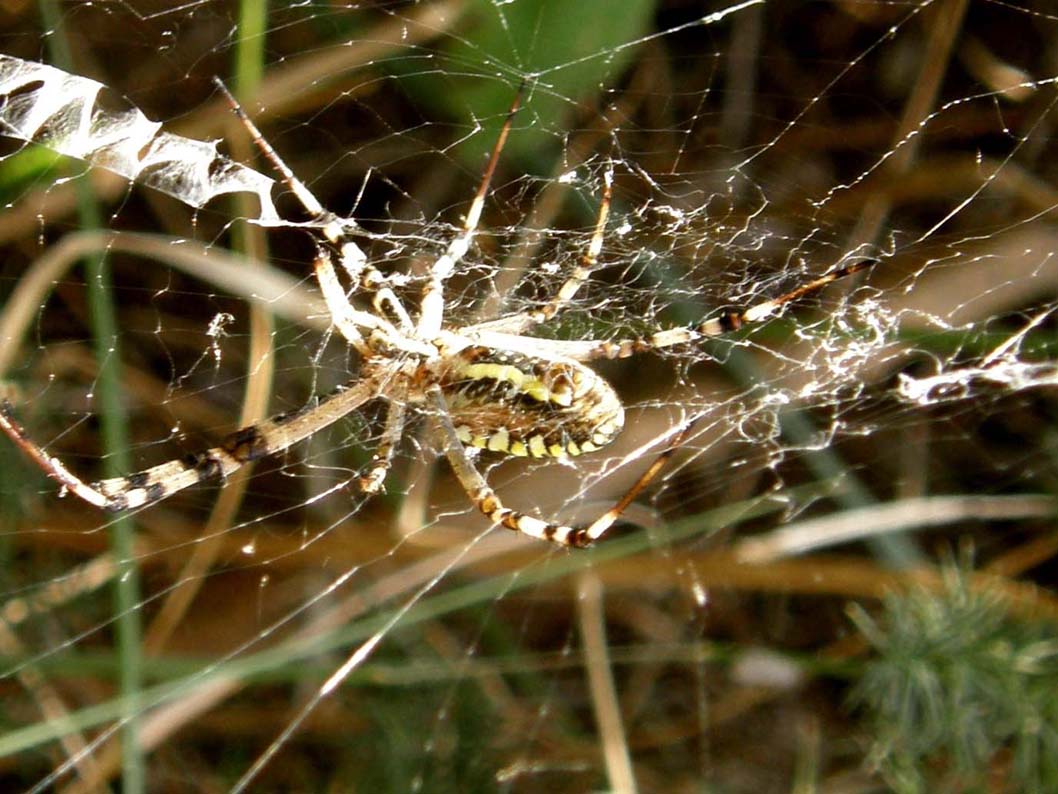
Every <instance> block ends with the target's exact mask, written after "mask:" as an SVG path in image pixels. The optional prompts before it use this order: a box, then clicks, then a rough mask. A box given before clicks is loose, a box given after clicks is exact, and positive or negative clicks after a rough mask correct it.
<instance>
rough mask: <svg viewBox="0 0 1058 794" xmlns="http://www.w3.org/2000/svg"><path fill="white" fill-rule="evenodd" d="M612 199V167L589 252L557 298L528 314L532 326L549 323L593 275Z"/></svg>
mask: <svg viewBox="0 0 1058 794" xmlns="http://www.w3.org/2000/svg"><path fill="white" fill-rule="evenodd" d="M612 198H613V167H612V166H611V167H610V168H609V169H608V170H607V171H606V176H605V177H604V182H603V191H602V199H601V200H600V201H599V214H598V216H597V217H596V219H595V231H593V232H592V235H591V242H589V243H588V250H587V251H585V252H584V255H583V256H582V257H581V261H580V264H578V265H577V266H576V267H575V268H574V269H573V272H572V273H571V274H570V276H569V278H568V279H566V282H565V283H564V284H563V285H562V286H561V287H560V288H559V290H558V292H557V293H556V294H555V297H554V298H552V299H551V301H550V302H549V303H548V304H547V305H546V306H545V307H544V308H542V309H538V310H536V311H533V312H528V314H527V319H528V320H529V321H530V323H531V324H539V323H544V322H547V321H548V320H550V319H551V318H552V317H554V316H555V315H556V314H558V313H559V312H560V311H561V310H562V309H564V308H565V307H566V305H567V304H568V303H569V302H570V301H571V300H573V296H574V295H576V294H577V291H578V290H579V289H580V288H581V285H583V284H584V282H585V281H587V280H588V276H590V275H591V271H592V270H594V269H595V264H596V263H597V262H598V261H599V252H600V251H601V250H602V240H603V236H604V235H605V233H606V219H607V218H608V217H609V215H610V202H611V200H612ZM519 330H521V329H519Z"/></svg>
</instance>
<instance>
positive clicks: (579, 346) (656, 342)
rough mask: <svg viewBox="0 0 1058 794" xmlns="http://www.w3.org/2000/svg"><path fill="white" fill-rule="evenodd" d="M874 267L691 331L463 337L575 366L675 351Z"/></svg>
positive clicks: (467, 332) (494, 328) (489, 331)
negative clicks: (636, 334)
mask: <svg viewBox="0 0 1058 794" xmlns="http://www.w3.org/2000/svg"><path fill="white" fill-rule="evenodd" d="M876 264H877V260H874V259H864V260H862V261H859V262H854V263H853V264H851V265H844V266H842V267H839V268H837V269H835V270H832V271H831V272H829V273H827V274H825V275H823V276H820V277H819V278H817V279H813V280H812V281H809V282H807V283H806V284H802V285H801V286H800V287H797V288H796V289H793V290H791V291H790V292H787V293H785V294H784V295H780V296H779V297H777V298H772V299H771V300H767V301H763V302H761V303H757V304H754V305H753V306H750V307H749V308H747V309H743V310H742V311H737V312H728V313H726V314H721V315H719V316H717V317H711V318H710V319H708V320H706V321H705V322H703V323H700V324H698V325H696V326H691V327H689V328H667V329H665V330H662V331H658V332H656V333H654V334H651V335H650V336H645V337H637V338H633V339H614V340H600V339H574V340H562V339H547V340H542V339H536V338H534V337H526V336H520V335H518V334H517V333H512V332H510V331H508V328H507V326H506V325H505V324H504V323H505V321H506V320H508V319H516V318H504V319H501V320H498V321H490V322H486V323H480V324H478V325H474V326H470V327H469V328H465V329H463V330H462V331H461V334H462V335H463V336H465V337H467V338H469V339H473V340H474V341H475V342H476V343H477V344H481V345H486V346H489V347H495V348H501V349H504V350H516V351H519V352H523V353H526V354H528V355H534V354H535V355H539V353H540V350H541V349H542V348H543V349H546V351H547V352H548V353H549V354H551V355H556V356H563V357H565V358H571V359H573V360H575V361H593V360H595V359H600V358H628V357H629V356H634V355H637V354H639V353H645V352H648V351H650V350H662V349H664V348H667V347H674V346H676V345H687V344H693V343H695V342H700V341H701V340H702V339H706V338H709V337H714V336H723V335H724V334H727V333H730V332H731V331H737V330H738V329H739V328H742V327H744V326H747V325H752V324H754V323H759V322H763V321H764V320H766V319H768V318H769V317H771V316H772V315H773V314H775V313H776V312H778V311H779V310H780V309H782V308H783V307H784V306H786V305H787V304H789V303H792V302H793V301H796V300H798V299H799V298H803V297H804V296H805V295H808V294H810V293H813V292H817V291H819V290H821V289H823V288H824V287H826V286H827V285H829V284H833V283H834V282H835V281H839V280H840V279H843V278H846V277H848V276H851V275H852V274H853V273H859V272H860V271H861V270H866V269H867V268H870V267H873V266H874V265H876Z"/></svg>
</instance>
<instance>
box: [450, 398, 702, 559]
mask: <svg viewBox="0 0 1058 794" xmlns="http://www.w3.org/2000/svg"><path fill="white" fill-rule="evenodd" d="M429 398H430V402H431V403H432V405H433V408H434V413H435V417H434V418H435V419H436V420H437V422H438V423H439V424H440V426H441V430H442V432H443V434H444V439H445V456H446V457H447V458H448V462H449V463H450V464H451V466H452V470H453V471H454V472H455V475H456V477H457V478H458V479H459V482H460V484H461V485H462V486H463V489H464V490H465V491H466V492H467V496H469V497H470V500H471V501H472V502H473V503H474V506H475V507H476V508H477V509H478V510H480V511H481V512H482V513H484V514H485V517H486V518H488V519H489V520H490V521H492V522H493V523H494V524H497V525H499V526H502V527H506V528H507V529H509V530H511V531H513V532H520V533H521V534H523V535H528V536H530V537H533V538H539V539H541V540H549V541H551V542H552V543H557V544H558V545H560V546H571V547H574V548H584V547H586V546H590V545H591V544H593V543H594V542H595V541H597V540H599V539H600V538H601V537H602V536H603V535H605V534H606V532H607V531H609V529H610V527H612V526H613V525H614V524H615V523H616V522H617V520H618V519H619V518H620V517H621V515H622V514H623V513H624V511H625V510H626V509H627V508H628V506H629V505H630V504H632V502H633V501H634V500H635V498H636V497H637V496H639V494H640V493H641V492H642V491H643V489H644V488H646V487H647V485H649V484H650V483H651V482H652V481H653V480H654V478H655V477H657V475H658V474H659V473H660V472H661V471H662V469H664V467H665V465H666V464H667V463H668V461H669V459H670V458H671V457H672V456H673V455H674V454H675V453H676V450H678V449H679V448H680V446H681V445H682V444H683V442H684V441H685V440H686V439H687V437H688V436H689V435H690V432H691V430H692V429H693V427H694V424H695V423H694V422H691V423H689V424H688V425H687V426H686V427H684V429H683V430H681V431H680V432H679V433H678V434H677V436H676V437H675V438H674V439H673V440H672V442H671V443H670V444H669V446H668V447H666V449H665V451H664V452H662V453H661V454H660V455H659V456H658V457H657V458H656V459H655V460H654V462H653V463H652V464H651V465H650V468H648V469H647V470H646V471H645V472H644V473H643V474H642V476H640V477H639V479H638V480H636V481H635V482H634V483H633V484H632V487H631V488H629V489H628V491H627V492H626V493H625V495H624V496H622V497H621V498H620V499H619V500H618V501H617V503H616V504H615V505H614V506H613V507H611V508H610V509H609V510H607V511H606V512H605V513H603V514H602V515H601V516H599V517H598V518H597V519H595V521H593V522H592V523H591V524H589V525H588V526H585V527H571V526H567V525H565V524H555V523H552V522H550V521H542V520H541V519H539V518H533V517H532V516H529V515H526V514H525V513H519V512H518V511H517V510H511V509H510V508H508V507H504V505H503V502H501V501H500V498H499V496H497V495H496V492H495V491H494V490H493V489H492V487H491V486H490V485H489V484H488V483H487V482H486V481H485V478H484V477H482V476H481V473H480V472H479V471H478V470H477V468H476V467H475V466H474V464H473V463H471V461H470V459H469V458H468V457H467V453H466V449H465V448H464V446H463V443H462V442H461V441H460V440H459V436H458V434H457V431H456V428H455V425H453V424H452V419H451V414H450V413H449V409H448V404H447V403H446V402H445V398H444V395H443V394H442V393H441V389H440V387H437V386H433V387H431V388H430V390H429Z"/></svg>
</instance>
